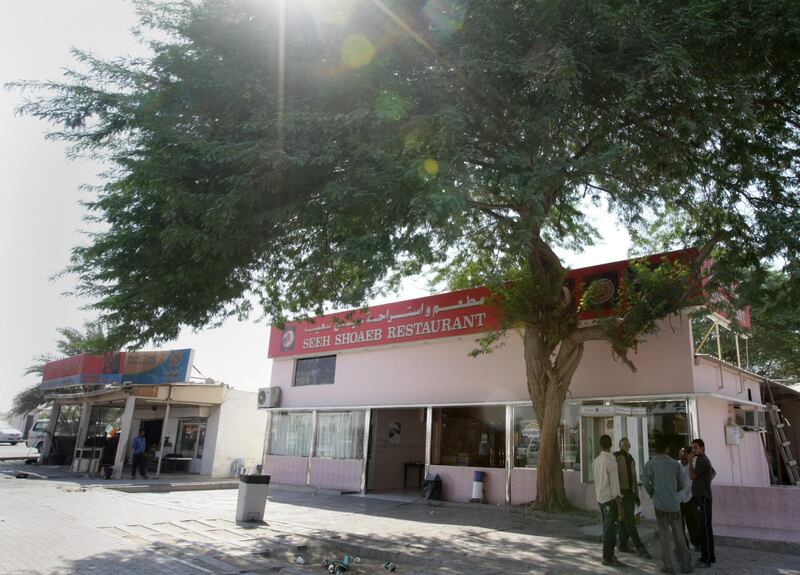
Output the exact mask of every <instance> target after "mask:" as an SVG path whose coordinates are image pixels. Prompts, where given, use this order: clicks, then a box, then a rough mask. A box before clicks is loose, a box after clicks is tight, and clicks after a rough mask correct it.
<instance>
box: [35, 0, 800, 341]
mask: <svg viewBox="0 0 800 575" xmlns="http://www.w3.org/2000/svg"><path fill="white" fill-rule="evenodd" d="M280 4H281V3H277V2H274V3H270V2H255V1H247V0H211V1H208V2H202V3H194V2H189V1H182V2H168V3H161V2H152V1H146V0H142V1H140V2H138V3H137V6H138V10H139V12H140V15H141V27H140V29H139V30H138V31H137V34H138V35H139V37H140V38H141V39H142V41H143V42H147V43H148V46H149V48H150V50H151V56H150V57H148V58H144V59H118V60H113V61H102V60H99V59H97V58H95V57H93V56H92V55H90V54H88V53H85V52H80V51H77V52H76V53H75V55H76V58H77V60H78V66H79V68H80V70H72V71H69V72H68V73H67V77H66V79H65V80H64V81H63V82H61V83H47V82H46V83H41V84H37V83H31V84H26V85H25V86H26V87H28V88H32V89H44V90H45V91H46V92H45V94H44V95H42V96H39V97H37V98H34V99H32V100H29V101H28V102H27V103H26V104H24V105H23V106H22V112H23V113H26V114H30V115H33V116H36V117H40V118H44V119H46V120H48V121H51V122H53V123H54V124H56V125H58V126H60V127H61V131H59V132H56V133H55V134H53V137H55V138H61V139H65V140H67V141H68V142H70V143H71V144H72V145H73V152H74V153H76V154H78V153H84V154H88V155H89V156H92V157H102V158H104V159H106V160H108V161H109V162H110V163H111V165H112V166H113V169H112V171H111V172H110V174H109V177H108V179H107V181H106V183H105V184H104V185H103V186H102V187H101V189H100V190H98V192H97V195H96V197H94V198H92V199H90V200H88V201H87V208H88V210H89V212H90V214H91V217H92V218H96V219H97V220H99V221H101V222H104V223H105V224H107V226H108V227H107V229H106V231H103V232H99V233H96V234H94V235H92V236H90V238H89V242H88V244H87V245H85V246H81V247H78V248H76V249H75V251H74V254H73V264H72V266H71V268H70V271H71V272H73V273H76V274H77V275H78V276H79V277H80V280H81V284H80V286H81V287H80V291H81V292H82V293H83V294H84V295H88V296H91V297H94V298H96V301H97V304H96V307H97V309H98V310H99V311H100V312H101V314H102V317H103V319H104V321H107V322H108V323H109V325H110V326H111V333H110V338H111V340H112V341H114V342H116V343H117V345H118V346H119V345H121V344H122V343H127V342H134V343H135V344H137V345H141V344H143V343H144V342H146V341H148V340H156V341H160V340H166V339H169V338H172V337H174V336H176V335H177V333H178V331H179V329H180V328H181V326H184V325H188V326H192V327H195V328H199V327H203V326H205V325H208V324H214V323H215V322H219V321H221V320H222V319H224V318H225V317H228V316H229V315H232V314H234V315H235V314H240V315H244V314H247V313H248V312H249V311H250V308H251V306H252V302H253V301H258V302H259V303H260V304H261V305H262V306H263V307H264V309H265V310H266V312H267V314H268V315H270V316H271V317H272V318H273V319H274V320H277V321H281V320H282V319H283V318H285V317H286V315H287V314H289V315H297V314H316V313H318V312H320V311H321V310H322V309H323V307H325V306H326V305H337V306H358V305H361V304H363V303H364V302H365V301H366V300H367V299H368V298H369V297H371V296H372V295H374V294H375V293H376V292H377V291H378V290H380V289H382V288H384V287H386V286H389V287H391V286H394V285H396V283H397V280H398V278H399V277H401V276H402V275H404V274H408V273H416V272H419V271H420V270H421V269H423V268H424V266H426V265H427V264H438V265H441V264H449V265H451V266H454V267H455V268H458V269H460V270H461V271H456V272H454V273H453V274H450V275H451V276H453V277H455V276H461V277H462V278H468V277H472V278H474V279H475V280H477V279H478V278H479V277H480V276H481V273H478V268H481V269H482V270H484V271H485V270H486V269H491V271H492V274H491V275H492V277H493V278H494V280H495V281H494V282H493V283H494V284H498V278H504V280H505V279H508V277H509V276H511V275H514V274H518V273H519V274H522V275H523V277H524V280H525V281H523V282H522V284H519V285H525V286H526V288H530V289H531V290H533V291H532V292H529V293H528V296H527V297H528V301H530V298H531V294H537V295H538V294H546V295H545V297H544V298H543V300H542V302H543V306H544V307H541V308H538V309H536V310H525V309H517V307H518V306H517V304H516V303H515V304H513V305H512V303H511V302H516V301H517V300H516V299H515V298H510V297H507V298H505V299H504V301H506V302H508V304H509V311H511V312H513V313H515V314H516V312H520V313H522V315H524V313H528V312H530V313H534V314H535V315H534V316H529V317H528V320H529V321H528V323H529V324H530V323H531V322H530V320H531V319H534V320H535V321H534V322H533V323H537V322H539V323H541V322H543V321H545V320H544V319H543V318H544V317H545V316H547V315H548V314H550V313H554V314H556V315H559V314H561V313H562V312H561V308H559V304H558V298H556V299H551V297H550V296H551V295H553V294H554V293H555V291H554V286H555V282H556V279H557V278H558V277H559V276H560V275H561V274H563V269H562V266H561V264H560V262H558V260H557V258H552V257H550V254H551V252H550V246H555V245H561V246H566V247H569V248H573V249H579V248H580V247H582V246H585V245H588V244H590V243H591V242H592V241H593V239H594V236H595V231H594V230H593V229H592V228H591V226H589V225H588V224H587V221H586V219H585V215H584V213H583V211H582V209H581V207H580V205H581V204H580V202H581V200H582V199H583V198H587V197H588V198H589V199H591V200H592V201H595V202H600V201H601V200H605V201H607V202H608V204H609V205H610V206H611V209H612V211H613V212H614V213H615V214H616V215H617V216H618V217H619V219H620V220H621V221H622V222H623V223H624V224H626V225H628V226H629V227H631V229H633V230H635V231H636V233H639V234H644V233H645V230H647V229H655V228H657V227H658V226H659V225H669V226H673V227H675V228H676V229H679V231H680V233H679V234H673V237H672V239H671V241H679V242H680V243H682V244H683V245H704V244H706V243H707V242H709V241H713V242H715V243H717V244H718V250H717V253H716V257H717V260H718V264H719V265H718V267H717V274H716V277H715V278H713V279H719V280H720V281H724V282H726V283H727V284H728V285H730V284H731V282H734V281H742V280H743V278H742V277H741V275H742V274H741V270H742V269H744V268H747V269H750V270H753V269H754V268H755V269H758V270H762V269H764V262H766V261H768V260H770V259H774V258H775V257H782V258H783V259H784V261H786V262H787V265H790V266H796V265H797V261H798V259H797V253H798V247H800V246H798V240H797V239H796V238H798V237H800V229H798V226H800V223H798V222H799V221H800V218H798V217H797V214H798V200H797V194H796V183H797V181H796V176H797V165H796V157H797V155H796V149H797V143H798V142H797V135H798V131H797V128H798V117H797V111H798V102H800V90H799V89H798V76H799V75H800V71H799V70H798V66H796V62H797V60H798V53H799V52H800V6H799V5H798V4H797V3H796V2H791V1H788V0H784V1H778V0H770V1H764V2H757V3H752V2H747V1H744V0H741V1H733V2H731V1H724V2H723V1H721V0H720V1H709V0H702V1H701V0H696V1H690V2H683V3H664V2H659V1H645V2H635V3H630V2H622V3H620V2H610V1H602V0H601V1H597V0H592V1H589V0H583V1H579V2H560V1H556V0H530V1H526V2H517V1H515V2H511V1H497V0H459V1H456V0H453V1H452V2H450V3H449V4H452V6H450V8H451V9H450V10H438V9H437V8H436V7H435V6H428V5H422V4H420V3H419V2H413V1H407V0H387V1H385V2H380V3H379V2H370V1H367V0H360V1H354V2H352V3H348V4H347V5H344V4H343V5H341V6H338V5H337V6H338V8H337V10H333V9H332V8H331V7H330V6H328V4H327V3H313V4H312V3H303V2H288V3H285V5H286V8H285V9H286V14H285V26H286V34H285V46H284V47H285V50H283V49H282V48H281V47H280V46H279V44H280V42H279V35H278V29H279V25H278V22H279V20H280V18H281V16H280V12H279V6H280ZM312 6H316V8H313V9H312ZM282 55H285V59H284V60H283V61H281V57H282ZM676 224H679V225H677V226H676ZM476 266H477V268H476ZM526 268H527V271H526ZM470 270H471V271H470ZM471 272H475V273H471ZM484 275H485V274H484ZM758 275H759V274H758V273H757V274H755V275H751V276H750V277H758ZM507 295H508V294H507ZM554 297H555V296H554ZM523 300H525V298H524V297H523V298H522V299H521V300H519V301H523ZM515 306H517V307H515ZM666 308H669V306H666ZM666 308H664V309H666ZM652 309H653V313H654V314H655V313H661V312H662V311H663V309H662V307H661V306H656V307H654V308H652ZM523 312H524V313H523ZM637 321H639V322H640V323H641V322H642V320H637ZM644 323H646V322H644ZM570 325H574V322H573V323H572V324H570ZM548 329H549V328H548Z"/></svg>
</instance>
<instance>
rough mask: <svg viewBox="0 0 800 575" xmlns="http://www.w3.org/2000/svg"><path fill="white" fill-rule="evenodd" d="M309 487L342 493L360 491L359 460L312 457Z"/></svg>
mask: <svg viewBox="0 0 800 575" xmlns="http://www.w3.org/2000/svg"><path fill="white" fill-rule="evenodd" d="M311 485H312V486H313V487H324V488H328V489H340V490H342V491H360V490H361V460H360V459H327V458H323V457H313V458H312V459H311Z"/></svg>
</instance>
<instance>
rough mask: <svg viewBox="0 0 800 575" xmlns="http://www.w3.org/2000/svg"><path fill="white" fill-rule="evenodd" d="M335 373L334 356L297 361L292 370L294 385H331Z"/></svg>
mask: <svg viewBox="0 0 800 575" xmlns="http://www.w3.org/2000/svg"><path fill="white" fill-rule="evenodd" d="M335 373H336V356H335V355H326V356H324V357H309V358H304V359H298V360H297V363H296V365H295V368H294V385H325V384H332V383H333V376H334V375H335Z"/></svg>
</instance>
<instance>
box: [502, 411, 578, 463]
mask: <svg viewBox="0 0 800 575" xmlns="http://www.w3.org/2000/svg"><path fill="white" fill-rule="evenodd" d="M579 437H580V417H579V406H577V405H564V410H563V414H562V416H561V426H560V427H559V428H558V444H559V450H560V451H561V466H562V468H564V469H580V466H581V461H580V449H579V446H580V444H579ZM540 440H541V433H540V430H539V422H538V421H537V420H536V414H535V413H534V411H533V407H532V406H529V405H515V406H514V467H536V466H537V465H538V461H539V446H540Z"/></svg>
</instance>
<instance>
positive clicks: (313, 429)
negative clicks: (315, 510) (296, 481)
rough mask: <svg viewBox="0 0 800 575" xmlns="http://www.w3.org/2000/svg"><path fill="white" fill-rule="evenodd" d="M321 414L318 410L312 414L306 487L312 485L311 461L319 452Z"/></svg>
mask: <svg viewBox="0 0 800 575" xmlns="http://www.w3.org/2000/svg"><path fill="white" fill-rule="evenodd" d="M318 419H319V413H318V412H317V410H316V409H314V410H313V411H312V412H311V441H310V443H311V445H310V446H309V449H308V463H307V465H306V485H311V459H312V458H313V457H314V451H316V450H317V420H318Z"/></svg>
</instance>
